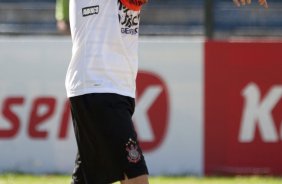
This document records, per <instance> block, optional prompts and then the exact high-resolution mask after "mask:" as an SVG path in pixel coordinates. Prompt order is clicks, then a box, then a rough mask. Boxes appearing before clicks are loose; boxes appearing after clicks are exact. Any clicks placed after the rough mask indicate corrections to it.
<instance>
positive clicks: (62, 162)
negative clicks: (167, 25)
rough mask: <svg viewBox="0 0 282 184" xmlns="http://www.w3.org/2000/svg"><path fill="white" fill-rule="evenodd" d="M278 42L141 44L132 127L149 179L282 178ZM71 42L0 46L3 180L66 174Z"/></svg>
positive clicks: (70, 141) (70, 146)
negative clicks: (8, 174)
mask: <svg viewBox="0 0 282 184" xmlns="http://www.w3.org/2000/svg"><path fill="white" fill-rule="evenodd" d="M281 50H282V42H278V41H276V42H275V41H273V42H270V41H265V42H263V41H261V42H258V41H240V42H228V41H218V42H213V41H207V42H204V41H202V40H193V39H188V38H167V37H160V38H155V37H149V38H142V39H141V42H140V65H139V66H140V67H139V68H140V72H139V75H138V79H137V98H136V111H135V115H134V118H133V120H134V125H135V127H136V129H137V133H138V136H139V139H140V143H141V145H142V147H143V149H144V151H145V156H146V160H147V163H148V166H149V170H150V172H151V174H153V175H163V174H171V175H180V174H193V175H213V174H228V175H234V174H273V175H282V169H281V164H282V158H281V156H280V155H281V154H282V146H281V143H282V142H281V140H282V133H281V132H282V131H281V130H282V128H281V110H282V101H281V98H282V77H281V73H282V62H281V58H282V52H281ZM70 52H71V42H70V40H69V39H67V38H62V37H47V38H42V37H37V38H31V37H17V38H1V39H0V70H1V72H0V84H1V85H0V110H1V111H0V148H1V150H0V172H3V171H22V172H32V173H46V172H47V173H54V172H60V173H70V172H71V171H72V169H73V165H74V164H73V163H74V157H75V153H76V143H75V139H74V135H73V130H72V124H71V118H70V114H69V108H68V103H67V99H66V94H65V88H64V79H65V73H66V70H67V66H68V63H69V59H70V56H71V53H70Z"/></svg>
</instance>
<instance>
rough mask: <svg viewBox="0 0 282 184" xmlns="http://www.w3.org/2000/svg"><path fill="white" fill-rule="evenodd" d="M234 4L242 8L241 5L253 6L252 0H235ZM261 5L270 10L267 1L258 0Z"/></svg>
mask: <svg viewBox="0 0 282 184" xmlns="http://www.w3.org/2000/svg"><path fill="white" fill-rule="evenodd" d="M233 2H234V3H235V4H236V5H237V6H241V5H243V6H244V5H246V4H251V2H252V0H233ZM258 2H259V4H260V5H261V6H263V7H265V8H268V5H267V1H266V0H258Z"/></svg>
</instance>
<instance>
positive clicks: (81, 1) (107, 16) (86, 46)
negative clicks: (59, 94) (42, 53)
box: [66, 0, 140, 97]
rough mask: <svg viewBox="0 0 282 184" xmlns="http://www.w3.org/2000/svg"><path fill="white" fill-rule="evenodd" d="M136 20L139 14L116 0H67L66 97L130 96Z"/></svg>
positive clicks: (136, 32)
mask: <svg viewBox="0 0 282 184" xmlns="http://www.w3.org/2000/svg"><path fill="white" fill-rule="evenodd" d="M139 19H140V12H139V11H133V10H129V9H127V8H126V7H125V6H124V5H122V4H121V2H120V1H119V0H70V24H71V31H72V40H73V55H72V60H71V63H70V66H69V70H68V73H67V79H66V87H67V92H68V96H75V95H77V94H78V95H79V94H81V93H88V92H100V91H101V92H103V91H104V92H116V93H119V94H121V93H122V95H126V96H132V97H133V96H134V95H133V93H134V92H135V78H136V73H137V65H138V57H137V52H138V51H137V50H138V33H139Z"/></svg>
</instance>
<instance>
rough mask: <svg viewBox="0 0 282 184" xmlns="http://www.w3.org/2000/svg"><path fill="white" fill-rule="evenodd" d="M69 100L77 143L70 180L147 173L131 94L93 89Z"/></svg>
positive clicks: (99, 182) (96, 181) (101, 180)
mask: <svg viewBox="0 0 282 184" xmlns="http://www.w3.org/2000/svg"><path fill="white" fill-rule="evenodd" d="M70 102H71V111H72V118H73V125H74V132H75V136H76V140H77V145H78V153H77V158H76V161H75V169H74V172H73V181H72V182H73V184H109V183H113V182H116V181H120V180H124V179H125V176H126V177H128V178H129V179H130V178H135V177H137V176H141V175H144V174H148V170H147V166H146V163H145V160H144V156H143V154H142V151H141V149H140V147H139V144H138V141H137V135H136V132H135V130H134V126H133V123H132V115H133V112H134V108H135V102H134V99H133V98H130V97H126V96H121V95H118V94H111V93H94V94H86V95H82V96H76V97H71V98H70Z"/></svg>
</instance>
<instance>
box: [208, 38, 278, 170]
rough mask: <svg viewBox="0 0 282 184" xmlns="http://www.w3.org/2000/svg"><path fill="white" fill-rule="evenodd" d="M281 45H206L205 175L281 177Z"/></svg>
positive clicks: (264, 43)
mask: <svg viewBox="0 0 282 184" xmlns="http://www.w3.org/2000/svg"><path fill="white" fill-rule="evenodd" d="M281 121H282V42H275V43H270V42H224V41H222V42H213V41H209V42H207V43H206V44H205V121H204V122H205V147H204V149H205V151H204V155H205V156H204V159H205V161H204V163H205V166H204V168H205V174H207V175H210V174H232V175H233V174H275V175H282V156H281V155H282V126H281V125H282V124H281Z"/></svg>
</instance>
